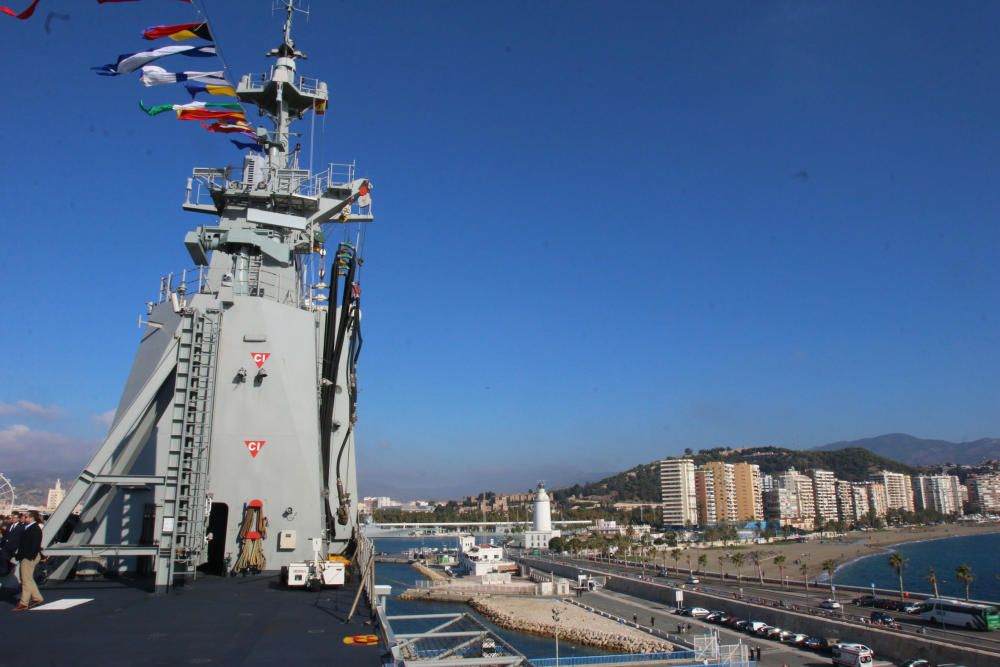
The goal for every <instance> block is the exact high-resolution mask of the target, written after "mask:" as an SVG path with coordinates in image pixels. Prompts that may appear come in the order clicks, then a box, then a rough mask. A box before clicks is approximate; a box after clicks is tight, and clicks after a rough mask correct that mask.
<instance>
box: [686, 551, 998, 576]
mask: <svg viewBox="0 0 1000 667" xmlns="http://www.w3.org/2000/svg"><path fill="white" fill-rule="evenodd" d="M706 565H708V556H706V555H705V554H701V555H700V556H698V568H699V569H700V570H701V576H703V577H704V576H705V566H706ZM997 578H998V579H1000V575H998V576H997Z"/></svg>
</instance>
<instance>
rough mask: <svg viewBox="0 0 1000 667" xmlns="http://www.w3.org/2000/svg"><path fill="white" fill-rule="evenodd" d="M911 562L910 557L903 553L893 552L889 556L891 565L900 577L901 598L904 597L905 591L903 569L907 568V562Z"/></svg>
mask: <svg viewBox="0 0 1000 667" xmlns="http://www.w3.org/2000/svg"><path fill="white" fill-rule="evenodd" d="M909 562H910V559H909V558H907V557H906V556H904V555H902V554H901V553H898V552H896V553H892V554H890V556H889V567H891V568H892V569H893V570H895V571H896V576H897V577H899V599H900V600H902V599H903V598H904V593H903V570H904V569H906V564H907V563H909Z"/></svg>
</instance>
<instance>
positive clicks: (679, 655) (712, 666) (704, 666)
mask: <svg viewBox="0 0 1000 667" xmlns="http://www.w3.org/2000/svg"><path fill="white" fill-rule="evenodd" d="M668 660H669V661H678V660H691V661H692V662H690V663H687V664H690V665H699V666H700V667H737V666H741V667H752V666H753V665H756V663H755V662H753V661H751V660H734V661H727V662H713V663H705V662H694V660H695V654H694V651H673V652H669V653H668V652H663V653H623V654H619V655H577V656H571V657H560V658H559V660H558V662H557V661H556V659H555V658H531V659H530V662H531V664H532V665H533V666H534V667H556V666H557V665H558V666H559V667H580V666H582V665H629V664H636V663H647V662H666V661H668ZM674 664H675V665H684V664H685V663H683V662H675V663H674Z"/></svg>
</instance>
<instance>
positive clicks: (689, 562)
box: [687, 551, 694, 576]
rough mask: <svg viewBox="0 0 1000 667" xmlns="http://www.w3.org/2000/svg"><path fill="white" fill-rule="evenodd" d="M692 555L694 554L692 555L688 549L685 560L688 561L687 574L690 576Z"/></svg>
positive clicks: (692, 571) (692, 572)
mask: <svg viewBox="0 0 1000 667" xmlns="http://www.w3.org/2000/svg"><path fill="white" fill-rule="evenodd" d="M693 557H694V556H693V555H692V554H691V552H690V551H688V552H687V562H688V576H690V575H692V574H694V570H692V569H691V559H692V558H693Z"/></svg>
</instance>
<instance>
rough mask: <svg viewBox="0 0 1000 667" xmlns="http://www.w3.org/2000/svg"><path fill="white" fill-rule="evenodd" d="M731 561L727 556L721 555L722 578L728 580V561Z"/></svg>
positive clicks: (720, 568)
mask: <svg viewBox="0 0 1000 667" xmlns="http://www.w3.org/2000/svg"><path fill="white" fill-rule="evenodd" d="M728 560H729V556H727V555H726V554H719V570H721V571H722V578H723V579H725V578H726V561H728Z"/></svg>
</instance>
